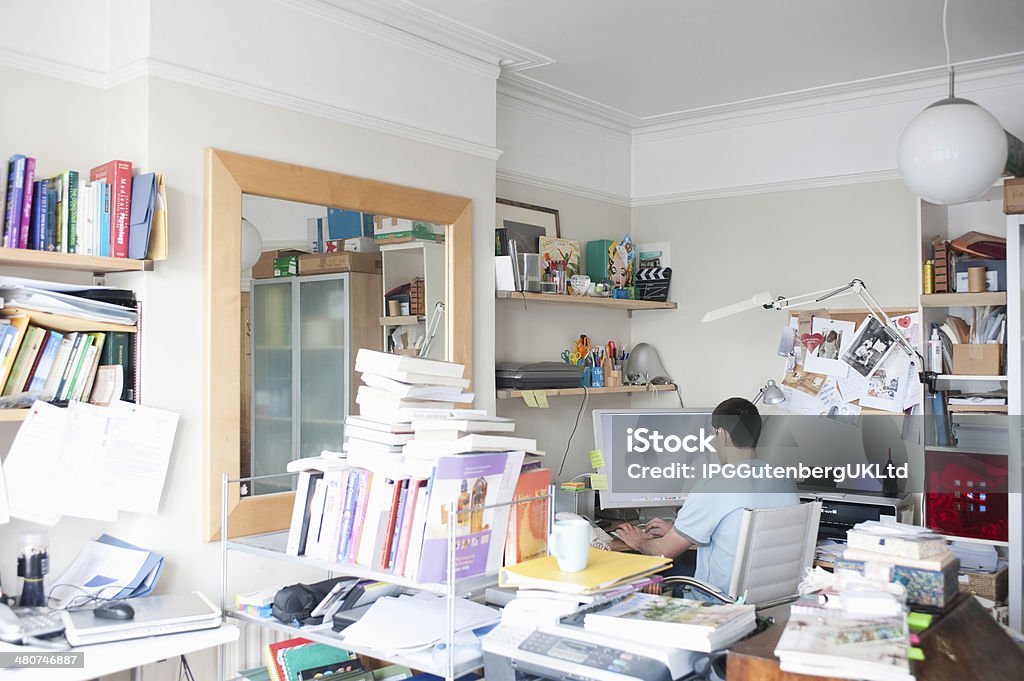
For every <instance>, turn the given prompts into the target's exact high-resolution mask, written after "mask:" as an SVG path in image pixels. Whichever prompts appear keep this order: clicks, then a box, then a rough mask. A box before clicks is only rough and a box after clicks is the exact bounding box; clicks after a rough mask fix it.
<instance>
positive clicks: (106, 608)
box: [92, 601, 135, 620]
mask: <svg viewBox="0 0 1024 681" xmlns="http://www.w3.org/2000/svg"><path fill="white" fill-rule="evenodd" d="M92 614H93V615H95V616H96V617H99V618H100V619H104V620H130V619H132V618H133V617H135V608H133V607H132V606H131V605H129V604H128V603H125V602H124V601H110V602H109V603H104V604H103V605H100V606H97V607H96V609H95V610H93V611H92Z"/></svg>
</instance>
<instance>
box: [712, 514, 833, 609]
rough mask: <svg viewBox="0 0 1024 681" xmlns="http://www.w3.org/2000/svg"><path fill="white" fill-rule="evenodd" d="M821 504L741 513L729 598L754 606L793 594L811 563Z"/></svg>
mask: <svg viewBox="0 0 1024 681" xmlns="http://www.w3.org/2000/svg"><path fill="white" fill-rule="evenodd" d="M820 516H821V502H820V501H815V502H811V503H806V504H798V505H796V506H783V507H781V508H761V509H749V508H748V509H745V510H744V511H743V522H742V525H741V526H740V541H739V546H738V547H737V550H736V562H735V563H734V564H733V568H732V580H731V582H730V584H729V595H730V596H733V597H734V598H739V597H740V596H742V595H743V594H744V592H746V594H747V603H753V604H755V605H757V604H760V603H765V602H767V601H773V600H775V599H778V598H785V597H787V596H791V595H793V594H795V593H796V592H797V585H799V584H800V580H801V579H803V576H804V571H805V569H806V568H808V567H810V566H811V563H812V561H813V560H814V547H815V544H816V543H817V537H818V519H819V517H820Z"/></svg>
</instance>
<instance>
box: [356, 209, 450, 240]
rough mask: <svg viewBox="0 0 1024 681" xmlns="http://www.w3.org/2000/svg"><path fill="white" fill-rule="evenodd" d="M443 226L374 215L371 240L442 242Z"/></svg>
mask: <svg viewBox="0 0 1024 681" xmlns="http://www.w3.org/2000/svg"><path fill="white" fill-rule="evenodd" d="M444 233H445V228H444V225H435V224H432V223H430V222H423V221H421V220H407V219H405V218H389V217H384V216H383V215H375V216H374V218H373V238H374V239H377V240H385V241H387V240H395V239H424V240H428V241H444Z"/></svg>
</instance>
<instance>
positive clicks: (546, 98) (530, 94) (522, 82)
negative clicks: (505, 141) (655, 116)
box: [498, 73, 642, 134]
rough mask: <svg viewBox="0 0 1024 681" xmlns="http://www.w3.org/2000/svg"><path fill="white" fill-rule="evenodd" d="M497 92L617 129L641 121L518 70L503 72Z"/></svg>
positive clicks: (621, 130) (626, 128) (628, 129)
mask: <svg viewBox="0 0 1024 681" xmlns="http://www.w3.org/2000/svg"><path fill="white" fill-rule="evenodd" d="M498 94H499V95H504V96H505V97H507V98H509V99H514V100H520V101H522V102H525V103H528V104H532V105H534V106H538V107H542V108H544V109H548V110H550V111H554V112H556V113H559V114H562V115H564V116H568V117H570V118H574V119H576V120H580V121H584V122H586V123H590V124H592V125H596V126H600V127H602V128H605V129H607V130H611V131H613V132H618V133H626V134H629V133H631V132H632V131H633V128H634V127H635V126H636V125H639V124H640V123H641V122H642V119H640V118H637V117H636V116H632V115H630V114H628V113H626V112H625V111H620V110H618V109H616V108H614V107H610V106H607V105H605V104H601V103H600V102H596V101H594V100H592V99H587V98H586V97H581V96H580V95H577V94H575V93H573V92H569V91H568V90H563V89H562V88H559V87H555V86H554V85H548V84H547V83H542V82H540V81H539V80H536V79H534V78H530V77H529V76H524V75H522V74H518V73H514V74H504V73H503V74H502V75H501V78H499V79H498Z"/></svg>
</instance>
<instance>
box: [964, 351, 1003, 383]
mask: <svg viewBox="0 0 1024 681" xmlns="http://www.w3.org/2000/svg"><path fill="white" fill-rule="evenodd" d="M1002 358H1003V346H1002V345H1000V344H999V343H987V344H985V345H977V344H970V345H968V344H967V343H960V344H957V345H954V346H953V373H954V374H961V375H968V376H998V375H999V367H1000V364H1001V363H1002Z"/></svg>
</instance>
